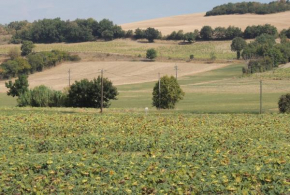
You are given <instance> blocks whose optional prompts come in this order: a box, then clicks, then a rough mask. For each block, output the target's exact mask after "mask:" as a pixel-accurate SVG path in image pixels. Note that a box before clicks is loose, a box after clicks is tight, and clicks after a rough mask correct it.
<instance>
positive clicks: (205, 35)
mask: <svg viewBox="0 0 290 195" xmlns="http://www.w3.org/2000/svg"><path fill="white" fill-rule="evenodd" d="M213 33H214V31H213V29H212V28H211V27H210V26H204V27H202V29H201V30H200V37H201V38H202V39H203V40H209V39H211V38H212V36H213Z"/></svg>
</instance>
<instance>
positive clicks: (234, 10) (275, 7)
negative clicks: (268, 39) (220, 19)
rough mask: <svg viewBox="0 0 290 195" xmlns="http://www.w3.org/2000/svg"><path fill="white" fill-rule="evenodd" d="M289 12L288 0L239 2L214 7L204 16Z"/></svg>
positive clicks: (289, 3)
mask: <svg viewBox="0 0 290 195" xmlns="http://www.w3.org/2000/svg"><path fill="white" fill-rule="evenodd" d="M289 10H290V2H289V0H287V1H286V0H279V1H272V2H270V3H259V2H241V3H227V4H223V5H220V6H216V7H214V8H213V9H212V10H211V11H208V12H206V16H216V15H229V14H247V13H252V14H271V13H278V12H284V11H289Z"/></svg>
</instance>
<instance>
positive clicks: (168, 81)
mask: <svg viewBox="0 0 290 195" xmlns="http://www.w3.org/2000/svg"><path fill="white" fill-rule="evenodd" d="M184 94H185V93H184V92H183V91H182V89H181V88H180V86H179V84H178V82H177V80H176V78H174V77H173V76H171V77H169V76H167V75H166V76H163V77H162V78H161V79H160V94H159V82H157V83H156V84H155V86H154V88H153V93H152V95H153V98H152V100H153V103H152V105H153V106H155V107H156V108H159V109H174V108H175V104H176V103H177V102H179V101H180V100H182V99H183V97H184ZM159 98H160V99H159Z"/></svg>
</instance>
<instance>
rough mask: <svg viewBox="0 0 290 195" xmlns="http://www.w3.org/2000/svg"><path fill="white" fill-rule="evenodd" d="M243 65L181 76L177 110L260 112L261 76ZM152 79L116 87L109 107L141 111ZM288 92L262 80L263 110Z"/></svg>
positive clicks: (287, 83)
mask: <svg viewBox="0 0 290 195" xmlns="http://www.w3.org/2000/svg"><path fill="white" fill-rule="evenodd" d="M242 67H243V65H242V64H236V65H230V66H227V67H225V68H222V69H217V70H213V71H209V72H205V73H201V74H197V75H193V76H187V77H182V78H180V79H179V83H180V85H181V87H182V88H183V90H184V91H185V93H186V95H185V98H184V100H182V101H180V102H179V103H178V104H177V106H176V110H175V111H176V112H185V113H188V112H189V113H259V111H260V102H259V101H260V79H259V77H258V76H257V75H256V76H253V77H242V73H241V69H242ZM154 84H155V83H154V82H148V83H141V84H132V85H123V86H118V90H119V93H120V95H119V97H118V100H117V101H112V106H111V108H110V109H108V110H107V112H110V110H111V109H112V110H116V109H117V110H119V111H121V110H126V109H133V110H134V111H135V112H143V110H144V108H145V107H149V108H150V111H156V109H155V108H153V107H152V106H151V104H152V100H151V99H152V90H153V86H154ZM289 92H290V80H288V79H286V80H276V79H275V80H272V79H271V78H270V79H264V85H263V111H264V112H266V113H273V112H274V113H275V112H278V104H277V103H278V100H279V97H280V96H281V95H283V94H286V93H289ZM0 100H1V101H0V107H7V106H8V107H9V106H15V105H16V100H15V98H11V97H7V96H6V95H5V94H1V95H0Z"/></svg>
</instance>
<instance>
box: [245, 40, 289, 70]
mask: <svg viewBox="0 0 290 195" xmlns="http://www.w3.org/2000/svg"><path fill="white" fill-rule="evenodd" d="M289 52H290V44H289V43H288V42H284V43H281V44H277V43H276V41H275V38H274V37H273V36H271V35H268V34H262V35H261V36H259V37H257V38H256V39H255V41H254V42H252V43H250V44H248V45H247V46H246V47H245V48H244V50H243V53H242V56H243V58H244V59H257V58H263V59H259V60H253V61H252V62H251V63H250V64H249V65H248V70H244V72H247V73H255V72H257V71H260V72H264V71H267V70H271V69H272V68H274V67H278V65H280V64H285V63H287V62H289V60H290V53H289Z"/></svg>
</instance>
